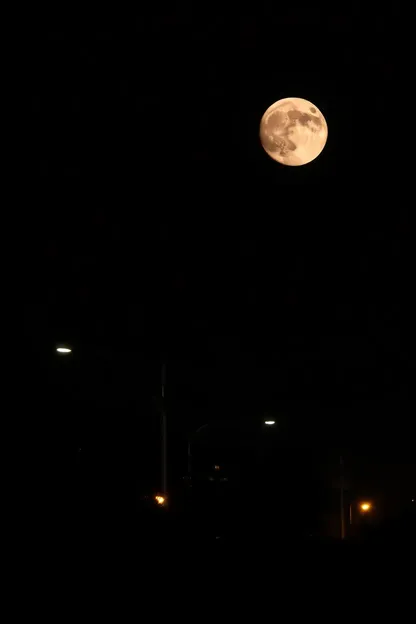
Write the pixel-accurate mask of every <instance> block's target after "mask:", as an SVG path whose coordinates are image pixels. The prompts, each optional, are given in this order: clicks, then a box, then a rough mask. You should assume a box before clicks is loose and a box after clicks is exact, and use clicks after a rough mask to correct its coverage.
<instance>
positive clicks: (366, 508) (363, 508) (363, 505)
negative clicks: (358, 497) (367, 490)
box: [360, 503, 371, 511]
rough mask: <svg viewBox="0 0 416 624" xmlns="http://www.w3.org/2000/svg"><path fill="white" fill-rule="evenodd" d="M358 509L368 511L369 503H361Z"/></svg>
mask: <svg viewBox="0 0 416 624" xmlns="http://www.w3.org/2000/svg"><path fill="white" fill-rule="evenodd" d="M360 509H361V511H370V509H371V504H370V503H361V505H360Z"/></svg>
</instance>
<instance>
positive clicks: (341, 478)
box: [339, 455, 345, 540]
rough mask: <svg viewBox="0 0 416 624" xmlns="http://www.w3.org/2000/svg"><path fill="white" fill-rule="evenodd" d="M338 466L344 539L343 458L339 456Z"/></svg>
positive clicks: (342, 536) (343, 535)
mask: <svg viewBox="0 0 416 624" xmlns="http://www.w3.org/2000/svg"><path fill="white" fill-rule="evenodd" d="M339 466H340V497H339V500H340V519H341V539H342V540H343V539H345V510H344V459H343V457H342V455H340V458H339Z"/></svg>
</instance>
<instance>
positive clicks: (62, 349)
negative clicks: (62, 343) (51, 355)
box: [56, 347, 72, 353]
mask: <svg viewBox="0 0 416 624" xmlns="http://www.w3.org/2000/svg"><path fill="white" fill-rule="evenodd" d="M56 350H57V352H58V353H72V349H69V348H68V347H56Z"/></svg>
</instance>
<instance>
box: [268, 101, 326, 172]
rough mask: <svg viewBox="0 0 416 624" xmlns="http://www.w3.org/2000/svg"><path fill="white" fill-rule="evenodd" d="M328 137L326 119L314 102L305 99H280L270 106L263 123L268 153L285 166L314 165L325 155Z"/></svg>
mask: <svg viewBox="0 0 416 624" xmlns="http://www.w3.org/2000/svg"><path fill="white" fill-rule="evenodd" d="M327 138H328V126H327V123H326V121H325V117H324V116H323V114H322V113H321V111H320V110H319V109H318V108H317V107H316V106H315V105H314V104H312V102H308V100H304V99H302V98H297V97H292V98H284V99H283V100H278V101H277V102H275V103H274V104H272V105H271V106H269V108H268V109H267V110H266V112H265V113H264V115H263V117H262V119H261V122H260V140H261V144H262V146H263V148H264V150H265V151H266V153H267V154H268V155H269V156H270V157H271V158H273V160H276V161H277V162H279V163H281V164H282V165H289V166H292V167H296V166H299V165H306V164H307V163H310V162H311V161H312V160H315V158H316V157H317V156H319V154H320V153H321V152H322V150H323V149H324V147H325V144H326V140H327Z"/></svg>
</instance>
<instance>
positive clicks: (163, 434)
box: [160, 363, 168, 498]
mask: <svg viewBox="0 0 416 624" xmlns="http://www.w3.org/2000/svg"><path fill="white" fill-rule="evenodd" d="M161 381H162V388H161V390H162V413H161V423H160V424H161V442H162V445H161V446H162V448H161V451H162V452H161V460H162V461H161V473H162V494H163V496H164V497H165V498H166V497H167V493H168V484H167V427H166V407H165V385H166V363H163V364H162V379H161Z"/></svg>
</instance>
